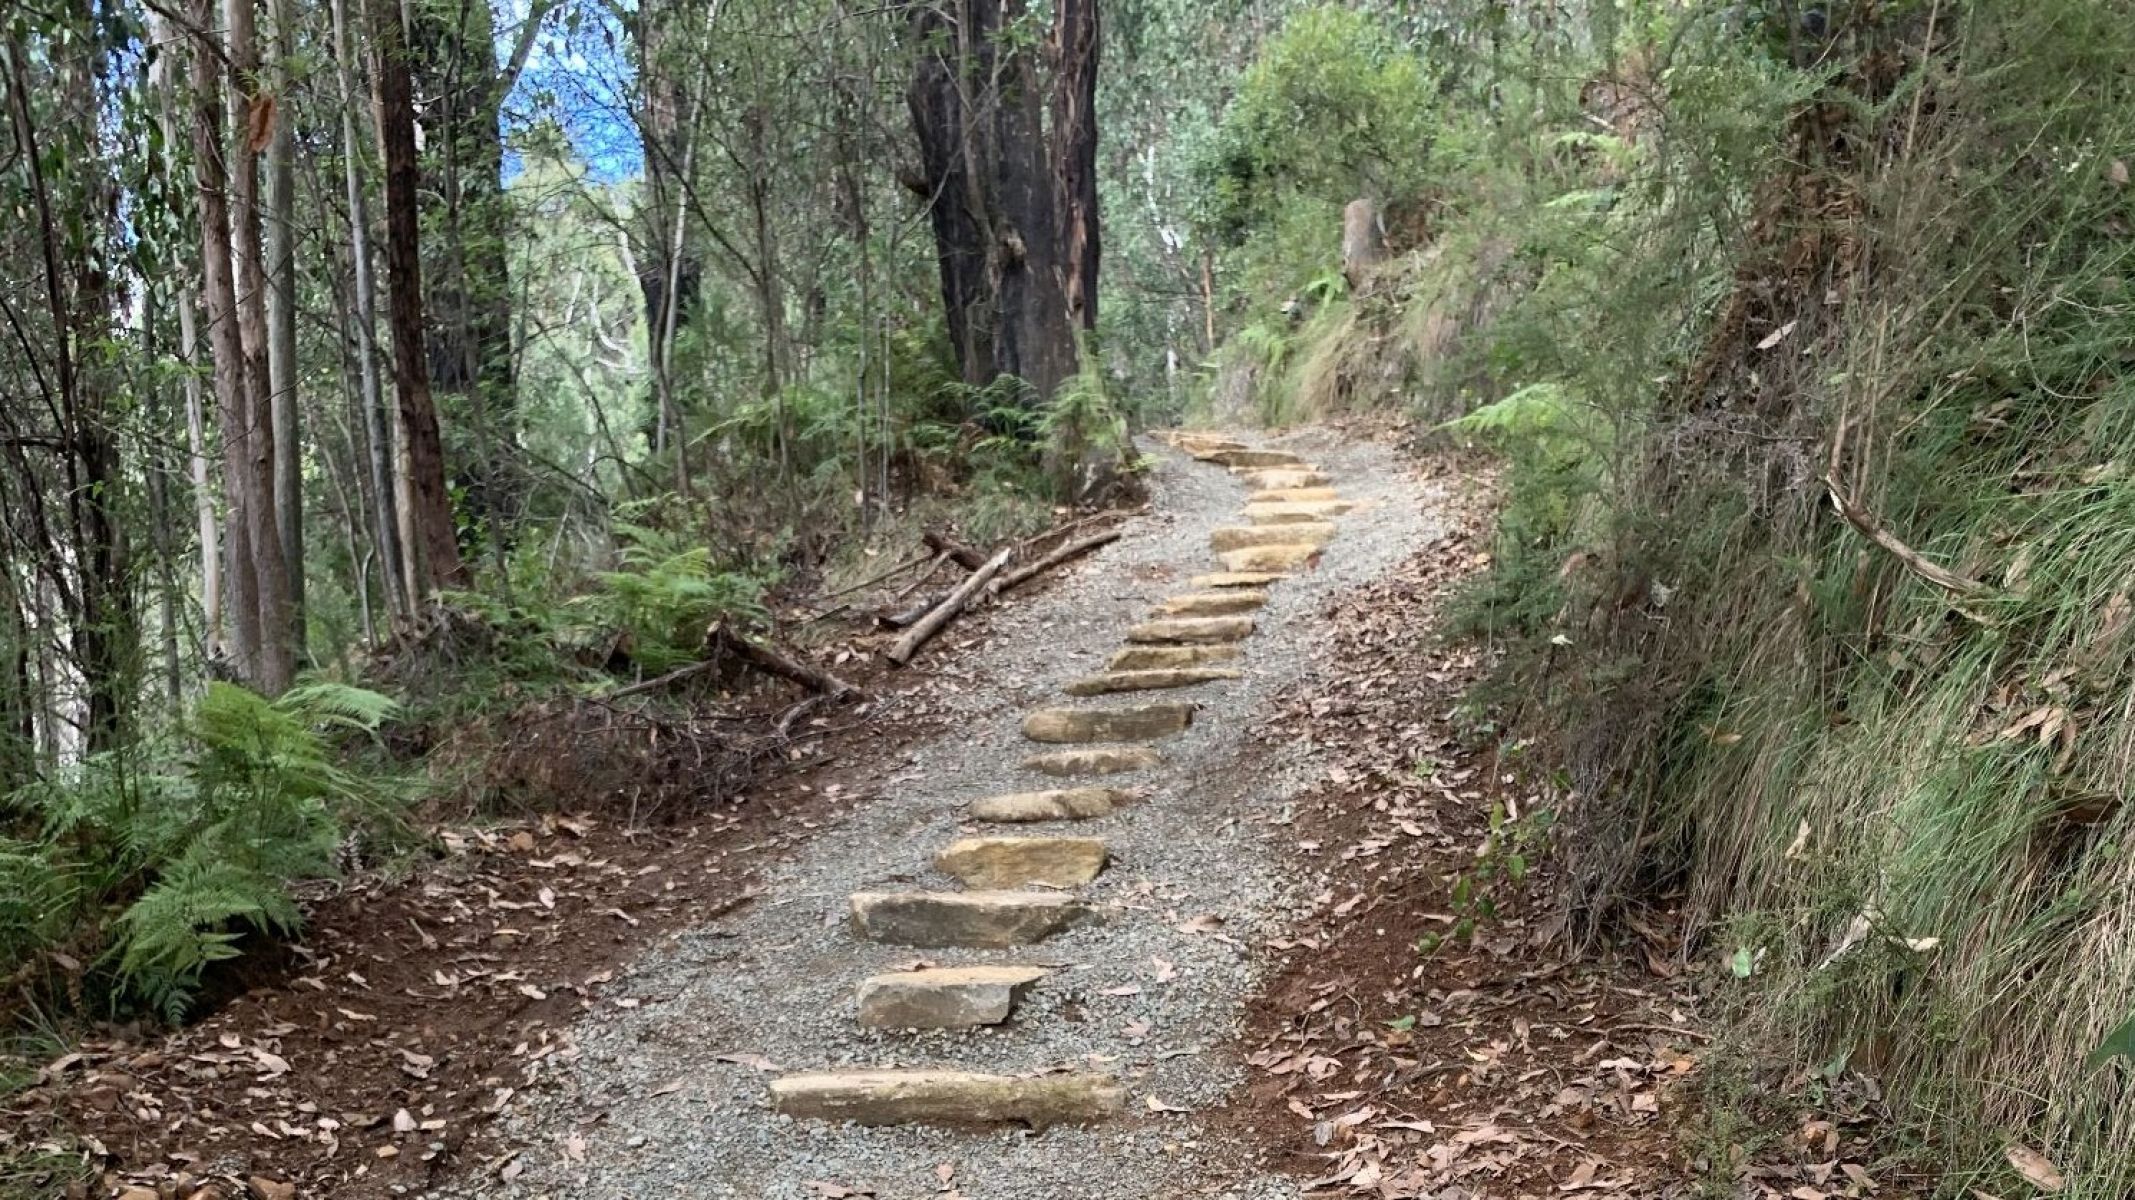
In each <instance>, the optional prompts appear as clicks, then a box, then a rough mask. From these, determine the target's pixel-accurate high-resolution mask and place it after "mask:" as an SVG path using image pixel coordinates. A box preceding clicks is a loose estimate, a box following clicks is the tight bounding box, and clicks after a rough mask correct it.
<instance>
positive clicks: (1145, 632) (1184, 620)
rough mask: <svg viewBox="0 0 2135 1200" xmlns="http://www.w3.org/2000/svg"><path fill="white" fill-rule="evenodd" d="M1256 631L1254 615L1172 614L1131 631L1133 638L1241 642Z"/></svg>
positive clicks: (1137, 626) (1167, 640)
mask: <svg viewBox="0 0 2135 1200" xmlns="http://www.w3.org/2000/svg"><path fill="white" fill-rule="evenodd" d="M1252 633H1253V618H1251V617H1169V618H1166V619H1164V620H1161V621H1144V622H1142V623H1141V624H1139V625H1136V626H1135V627H1134V628H1132V629H1129V630H1128V631H1127V640H1128V641H1130V642H1142V643H1148V642H1238V641H1243V640H1245V639H1246V638H1247V637H1250V636H1252Z"/></svg>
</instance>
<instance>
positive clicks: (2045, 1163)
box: [2002, 1144, 2068, 1192]
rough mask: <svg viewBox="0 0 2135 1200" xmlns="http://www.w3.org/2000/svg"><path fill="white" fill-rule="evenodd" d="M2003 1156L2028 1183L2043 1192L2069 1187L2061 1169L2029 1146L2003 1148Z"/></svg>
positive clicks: (2013, 1145)
mask: <svg viewBox="0 0 2135 1200" xmlns="http://www.w3.org/2000/svg"><path fill="white" fill-rule="evenodd" d="M2002 1155H2003V1156H2004V1157H2006V1158H2007V1159H2008V1160H2009V1165H2010V1166H2012V1167H2015V1168H2016V1173H2017V1174H2019V1175H2022V1176H2023V1177H2024V1181H2025V1182H2026V1183H2029V1184H2030V1185H2031V1186H2033V1187H2035V1188H2037V1189H2039V1190H2040V1191H2042V1192H2058V1191H2060V1190H2061V1189H2062V1188H2065V1187H2067V1186H2068V1179H2067V1177H2066V1176H2064V1175H2062V1174H2061V1171H2060V1168H2058V1167H2056V1166H2054V1165H2053V1162H2052V1161H2051V1160H2050V1159H2048V1158H2047V1157H2046V1156H2045V1155H2043V1154H2041V1153H2039V1152H2038V1151H2036V1150H2034V1149H2032V1148H2031V1147H2029V1146H2021V1145H2015V1144H2012V1145H2009V1146H2007V1147H2004V1148H2003V1150H2002Z"/></svg>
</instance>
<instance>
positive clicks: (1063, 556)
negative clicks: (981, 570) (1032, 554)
mask: <svg viewBox="0 0 2135 1200" xmlns="http://www.w3.org/2000/svg"><path fill="white" fill-rule="evenodd" d="M1118 540H1119V530H1117V529H1107V530H1105V531H1104V532H1103V533H1093V534H1091V535H1090V536H1088V537H1085V538H1077V539H1075V540H1074V541H1072V542H1064V543H1062V544H1061V545H1059V546H1058V547H1055V548H1054V550H1053V552H1052V553H1050V554H1048V555H1046V556H1045V557H1044V558H1041V559H1037V560H1036V561H1034V562H1029V563H1025V564H1024V565H1022V566H1020V567H1017V568H1016V569H1015V570H1013V571H1010V572H1008V573H1007V574H1004V575H1002V576H1001V577H1000V578H999V579H996V580H994V582H993V584H992V585H991V586H989V587H988V588H987V589H986V591H987V594H988V595H990V596H998V595H1000V594H1001V593H1002V592H1005V591H1007V590H1008V589H1010V588H1012V587H1016V586H1017V585H1019V584H1024V583H1028V582H1030V581H1031V580H1032V579H1035V578H1037V577H1038V576H1040V575H1042V574H1044V573H1045V572H1047V571H1050V570H1052V569H1053V568H1054V567H1057V566H1059V565H1060V564H1061V563H1064V562H1066V561H1068V560H1069V559H1072V558H1080V557H1081V556H1083V555H1085V554H1088V553H1089V552H1090V551H1092V550H1095V549H1097V548H1098V547H1099V546H1104V545H1109V544H1110V543H1112V542H1116V541H1118Z"/></svg>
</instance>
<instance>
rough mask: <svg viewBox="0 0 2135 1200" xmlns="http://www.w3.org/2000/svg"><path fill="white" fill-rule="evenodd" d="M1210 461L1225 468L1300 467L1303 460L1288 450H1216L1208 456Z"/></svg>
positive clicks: (1303, 462)
mask: <svg viewBox="0 0 2135 1200" xmlns="http://www.w3.org/2000/svg"><path fill="white" fill-rule="evenodd" d="M1208 457H1209V459H1210V461H1213V462H1219V463H1222V464H1223V465H1224V466H1226V467H1246V468H1249V469H1259V468H1263V467H1301V466H1303V465H1304V464H1305V460H1304V459H1302V458H1299V457H1298V456H1296V455H1295V454H1292V453H1290V452H1289V451H1288V450H1217V451H1214V452H1212V453H1211V454H1210V455H1209V456H1208Z"/></svg>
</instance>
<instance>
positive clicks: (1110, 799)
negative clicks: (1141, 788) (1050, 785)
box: [971, 787, 1133, 825]
mask: <svg viewBox="0 0 2135 1200" xmlns="http://www.w3.org/2000/svg"><path fill="white" fill-rule="evenodd" d="M1132 798H1133V797H1131V796H1130V795H1129V794H1128V793H1126V792H1124V791H1121V790H1120V789H1118V788H1103V787H1084V788H1061V789H1058V790H1056V791H1050V792H1015V793H1012V794H1010V795H1006V796H988V797H986V798H985V799H983V800H974V801H972V802H971V819H972V820H974V821H987V822H991V823H993V824H997V825H1022V824H1027V823H1029V822H1032V821H1088V820H1092V819H1094V818H1097V817H1103V816H1109V815H1111V813H1112V812H1113V810H1115V809H1118V808H1121V807H1124V806H1125V805H1126V803H1127V802H1128V801H1129V800H1130V799H1132Z"/></svg>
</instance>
